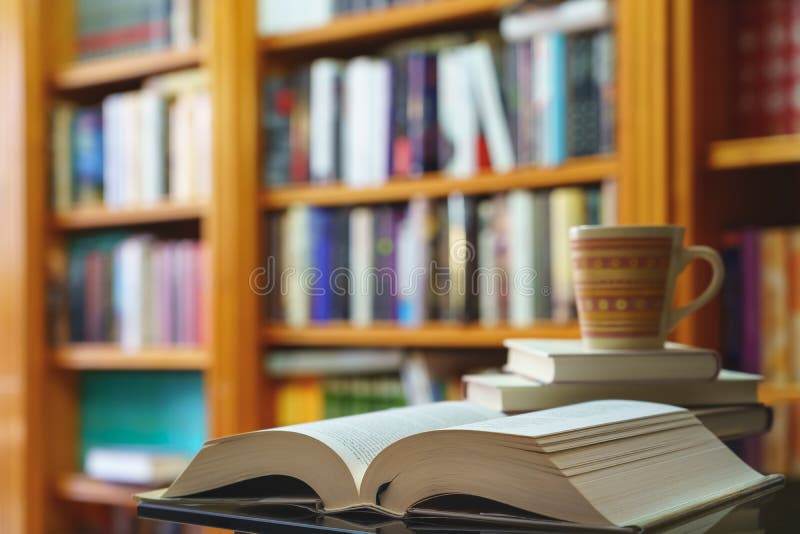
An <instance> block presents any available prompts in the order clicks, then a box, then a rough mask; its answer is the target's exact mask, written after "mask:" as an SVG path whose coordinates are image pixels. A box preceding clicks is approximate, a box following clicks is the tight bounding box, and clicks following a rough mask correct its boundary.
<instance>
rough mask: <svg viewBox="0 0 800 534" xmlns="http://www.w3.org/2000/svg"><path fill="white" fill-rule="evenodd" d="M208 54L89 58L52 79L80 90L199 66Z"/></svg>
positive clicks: (176, 52) (66, 88) (63, 86)
mask: <svg viewBox="0 0 800 534" xmlns="http://www.w3.org/2000/svg"><path fill="white" fill-rule="evenodd" d="M203 56H204V51H203V49H202V48H201V47H199V46H195V47H192V48H188V49H186V50H172V49H166V50H160V51H154V52H141V53H137V54H135V55H127V56H121V57H116V56H114V57H109V58H100V59H89V60H82V61H77V62H74V63H72V64H70V65H65V66H64V67H63V68H62V69H60V70H58V71H56V72H55V73H54V74H53V76H52V84H53V86H54V87H55V88H56V89H58V90H60V91H77V90H79V89H88V88H93V87H96V86H99V85H106V84H111V83H118V82H123V81H128V80H135V79H141V78H145V77H147V76H153V75H155V74H161V73H164V72H169V71H174V70H179V69H188V68H192V67H198V66H200V65H201V64H202V63H203Z"/></svg>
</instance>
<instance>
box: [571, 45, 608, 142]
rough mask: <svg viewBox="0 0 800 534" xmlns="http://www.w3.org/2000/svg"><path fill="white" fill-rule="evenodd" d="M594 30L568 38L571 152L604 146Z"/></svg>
mask: <svg viewBox="0 0 800 534" xmlns="http://www.w3.org/2000/svg"><path fill="white" fill-rule="evenodd" d="M592 39H593V36H592V35H591V34H578V35H573V36H570V37H568V38H567V91H568V97H567V154H568V155H569V156H584V155H587V154H595V153H597V152H598V151H599V149H600V100H599V94H598V93H599V91H598V85H597V83H596V81H595V80H594V79H593V77H592Z"/></svg>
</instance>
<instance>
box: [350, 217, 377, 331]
mask: <svg viewBox="0 0 800 534" xmlns="http://www.w3.org/2000/svg"><path fill="white" fill-rule="evenodd" d="M373 224H374V217H373V212H372V210H371V209H369V208H363V207H360V208H354V209H353V210H352V211H351V212H350V268H351V270H352V277H353V287H352V292H351V294H350V322H351V323H352V324H353V325H355V326H367V325H369V324H370V323H371V322H372V293H373V278H374V277H373V276H372V274H373V273H372V271H373V269H374V267H375V260H374V258H373V246H374V245H373V242H374V238H373V232H374V228H373Z"/></svg>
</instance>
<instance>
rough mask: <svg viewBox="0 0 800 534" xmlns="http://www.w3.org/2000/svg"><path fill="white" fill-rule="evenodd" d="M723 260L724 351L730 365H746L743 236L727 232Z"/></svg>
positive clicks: (730, 366)
mask: <svg viewBox="0 0 800 534" xmlns="http://www.w3.org/2000/svg"><path fill="white" fill-rule="evenodd" d="M723 242H724V243H725V244H724V247H723V249H722V263H723V265H724V266H725V282H724V284H723V286H722V295H721V296H722V314H723V315H722V354H724V356H725V362H724V364H725V368H726V369H741V368H742V290H741V289H742V265H741V261H742V250H741V242H742V236H741V234H740V233H739V232H730V233H727V234H725V235H724V236H723Z"/></svg>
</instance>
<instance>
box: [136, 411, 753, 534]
mask: <svg viewBox="0 0 800 534" xmlns="http://www.w3.org/2000/svg"><path fill="white" fill-rule="evenodd" d="M271 475H283V476H284V477H287V476H288V477H293V478H294V479H298V480H300V481H302V482H304V483H305V484H307V485H308V486H309V487H310V488H311V489H312V490H313V492H314V493H315V494H316V496H318V497H319V499H320V500H321V502H322V506H323V507H324V509H325V511H327V512H333V511H340V510H346V509H356V508H369V509H374V510H377V511H380V512H383V513H385V514H387V515H391V516H395V517H401V516H404V515H405V514H406V512H407V510H409V509H410V508H412V507H414V506H415V505H418V503H421V502H423V501H425V500H426V499H429V498H431V497H436V496H442V495H448V494H461V495H472V496H478V497H482V498H486V499H491V500H494V501H497V502H500V503H504V504H507V505H510V506H514V507H516V508H519V509H522V510H525V511H529V512H533V513H536V514H541V515H545V516H549V517H553V518H557V519H562V520H566V521H572V522H577V523H583V524H590V525H618V526H622V525H637V526H641V527H644V526H649V525H653V524H658V523H662V522H663V521H666V520H670V519H671V518H674V517H677V516H680V515H682V514H686V513H690V512H692V511H693V510H697V509H700V508H703V507H705V506H708V505H709V504H711V503H716V502H721V501H724V500H725V499H728V498H732V497H735V496H736V495H738V494H741V493H742V492H747V491H748V490H750V489H752V488H754V487H757V486H759V485H763V484H764V483H765V481H766V480H767V478H766V477H764V476H763V475H761V474H759V473H757V472H755V471H753V470H752V469H750V468H749V467H748V466H747V465H745V464H744V463H743V462H742V461H741V460H739V459H738V458H737V457H736V456H735V455H734V454H733V453H732V452H731V451H730V450H728V448H727V447H725V446H724V445H723V444H722V443H721V442H720V441H719V440H718V439H717V438H716V437H715V436H714V435H713V434H712V433H711V432H710V431H708V430H707V429H706V428H705V427H704V426H703V425H702V424H701V423H700V422H699V421H698V420H697V418H695V416H694V415H692V414H691V413H690V412H688V411H687V410H685V409H683V408H678V407H674V406H669V405H664V404H655V403H647V402H638V401H619V400H603V401H594V402H587V403H582V404H575V405H571V406H564V407H560V408H554V409H551V410H544V411H540V412H533V413H527V414H522V415H516V416H509V417H504V416H503V415H502V414H500V413H498V412H495V411H492V410H488V409H485V408H481V407H478V406H475V405H471V404H468V403H465V402H447V403H436V404H431V405H423V406H416V407H409V408H397V409H392V410H385V411H382V412H375V413H371V414H364V415H356V416H350V417H342V418H338V419H330V420H326V421H320V422H316V423H307V424H302V425H295V426H289V427H283V428H277V429H271V430H262V431H257V432H251V433H247V434H240V435H236V436H231V437H227V438H222V439H218V440H213V441H210V442H208V443H206V444H205V445H204V446H203V448H202V449H201V450H200V452H198V454H197V456H195V458H194V459H193V460H192V462H191V464H190V465H189V467H188V468H187V469H186V471H184V472H183V474H181V476H180V477H178V479H177V480H176V481H175V482H174V483H173V484H172V486H170V487H169V488H168V489H166V490H160V492H158V493H150V494H145V495H143V496H140V498H143V499H144V500H147V501H156V502H157V501H159V500H160V501H162V502H163V501H164V500H167V501H173V502H181V501H185V502H189V501H191V500H192V499H201V500H202V499H203V498H206V499H208V498H209V497H211V496H212V495H213V497H214V498H215V499H224V498H225V497H226V496H234V495H235V496H239V497H242V492H241V486H242V484H247V482H246V481H250V482H251V484H250V486H249V492H250V493H249V495H248V496H249V497H268V496H270V494H269V491H268V489H267V488H268V484H266V483H265V484H264V486H263V487H262V488H261V489H259V488H258V485H257V484H256V485H255V486H254V485H253V484H252V481H254V480H258V481H267V480H268V479H269V478H270V476H271ZM237 485H239V486H240V489H239V490H238V491H237V489H236V488H237ZM212 490H213V491H212ZM261 490H263V494H261ZM271 495H272V496H279V495H280V493H277V494H276V493H274V492H273V493H271Z"/></svg>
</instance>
